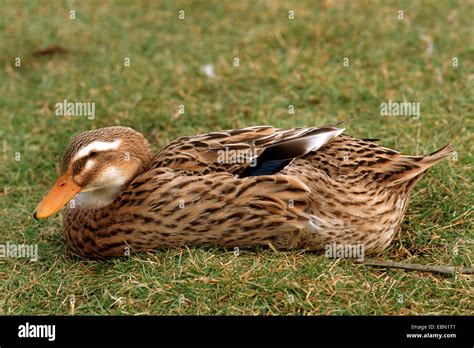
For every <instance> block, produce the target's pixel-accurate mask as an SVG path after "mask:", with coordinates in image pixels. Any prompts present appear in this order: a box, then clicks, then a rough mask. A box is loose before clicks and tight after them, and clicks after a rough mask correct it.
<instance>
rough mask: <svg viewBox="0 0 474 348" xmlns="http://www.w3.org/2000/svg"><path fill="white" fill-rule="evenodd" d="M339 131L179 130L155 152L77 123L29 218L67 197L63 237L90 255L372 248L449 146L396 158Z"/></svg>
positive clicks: (138, 139) (117, 131) (126, 132)
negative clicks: (187, 249)
mask: <svg viewBox="0 0 474 348" xmlns="http://www.w3.org/2000/svg"><path fill="white" fill-rule="evenodd" d="M343 131H344V129H339V128H336V127H332V126H324V127H321V128H294V129H290V130H284V129H279V128H274V127H270V126H260V127H250V128H243V129H236V130H228V131H221V132H213V133H209V134H202V135H197V136H194V137H182V138H179V139H177V140H175V141H173V142H172V143H171V144H169V145H168V146H166V147H165V148H164V149H163V150H161V151H160V152H159V153H158V154H156V155H154V156H153V155H152V153H151V152H150V148H149V144H148V142H147V141H146V139H145V138H144V137H143V136H142V135H141V134H140V133H138V132H136V131H135V130H133V129H131V128H126V127H108V128H101V129H96V130H91V131H87V132H84V133H81V134H79V135H78V136H76V137H75V138H74V139H73V140H72V142H71V143H70V144H69V146H68V147H67V148H66V151H65V152H64V157H63V161H62V169H61V173H62V174H61V176H60V177H59V179H58V180H57V182H56V184H55V186H54V187H53V189H52V190H51V191H50V192H49V193H48V195H47V196H46V197H45V198H44V199H43V200H42V201H41V203H40V204H39V205H38V207H37V209H36V211H35V213H34V216H35V217H36V218H38V219H42V218H46V217H48V216H50V215H52V214H54V213H56V212H57V211H59V210H60V209H61V208H63V207H64V206H65V205H66V204H67V203H68V202H70V204H68V206H67V208H66V209H65V214H64V219H63V231H64V234H65V237H66V240H67V242H68V243H69V244H70V245H71V247H72V248H73V249H74V250H75V251H76V252H77V253H79V254H81V255H84V256H88V257H94V258H104V257H111V256H121V255H124V253H127V252H129V251H144V250H150V249H154V248H157V247H167V246H180V245H197V244H200V245H220V246H226V247H250V246H254V245H268V244H269V243H271V244H272V245H273V246H274V247H276V248H279V249H284V250H285V249H294V248H305V249H310V250H319V249H324V248H325V246H326V245H329V244H333V243H336V244H344V245H347V244H351V245H354V244H356V245H361V246H363V247H364V250H365V253H370V252H378V251H381V250H383V249H385V248H386V247H387V246H388V245H389V243H390V241H391V240H392V238H393V236H394V235H395V233H396V232H397V230H398V229H399V227H400V224H401V222H402V219H403V216H404V214H405V210H406V208H407V204H408V200H409V195H410V191H411V190H412V188H413V186H414V185H415V184H416V183H417V182H418V181H419V180H420V178H421V177H422V176H423V175H424V174H425V173H426V171H427V170H428V168H430V167H431V166H432V165H434V164H435V163H437V162H439V161H440V160H442V159H443V158H445V157H446V156H448V155H450V154H451V153H452V151H453V149H452V146H451V145H447V146H445V147H443V148H442V149H440V150H438V151H436V152H434V153H432V154H430V155H427V156H406V155H402V154H400V153H399V152H397V151H394V150H391V149H388V148H386V147H382V146H379V145H377V144H375V143H374V142H372V141H370V140H363V139H357V138H353V137H351V136H349V135H343V134H342V132H343Z"/></svg>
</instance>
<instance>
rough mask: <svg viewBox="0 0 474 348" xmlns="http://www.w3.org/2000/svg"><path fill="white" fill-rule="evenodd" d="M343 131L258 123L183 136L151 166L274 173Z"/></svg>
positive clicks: (166, 148)
mask: <svg viewBox="0 0 474 348" xmlns="http://www.w3.org/2000/svg"><path fill="white" fill-rule="evenodd" d="M343 130H344V129H340V128H336V127H332V126H323V127H319V128H318V127H310V128H293V129H280V128H275V127H271V126H257V127H248V128H242V129H234V130H225V131H220V132H212V133H207V134H201V135H197V136H194V137H182V138H179V139H176V140H175V141H173V142H172V143H171V144H169V145H168V146H167V147H165V148H164V149H163V150H162V151H160V152H159V153H158V154H157V155H156V156H155V158H154V159H153V161H152V166H151V168H150V169H156V168H163V167H168V168H171V169H173V170H176V171H183V172H190V173H196V172H199V173H201V174H207V173H214V172H228V173H233V174H238V175H239V176H242V177H246V176H258V175H268V174H274V173H277V172H278V171H280V170H281V169H283V168H284V167H286V166H288V165H289V164H290V163H291V162H292V161H293V160H294V159H295V158H298V157H301V156H304V155H305V154H307V153H309V152H311V151H314V150H317V149H319V148H320V147H322V146H323V145H325V144H326V143H328V142H329V141H331V140H332V139H334V138H335V137H337V136H338V135H339V134H341V133H342V132H343Z"/></svg>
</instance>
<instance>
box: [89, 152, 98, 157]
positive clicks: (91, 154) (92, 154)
mask: <svg viewBox="0 0 474 348" xmlns="http://www.w3.org/2000/svg"><path fill="white" fill-rule="evenodd" d="M95 156H97V152H95V151H92V152H91V153H90V154H89V157H95Z"/></svg>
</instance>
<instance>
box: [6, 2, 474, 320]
mask: <svg viewBox="0 0 474 348" xmlns="http://www.w3.org/2000/svg"><path fill="white" fill-rule="evenodd" d="M68 4H69V2H53V3H49V2H46V1H38V2H30V1H7V0H4V1H3V2H2V7H3V8H2V13H1V14H0V31H1V33H2V35H1V36H0V73H1V79H0V117H1V124H2V126H1V128H0V134H1V139H2V147H3V154H2V161H0V172H1V173H2V175H1V176H0V180H1V183H2V187H3V192H1V201H0V207H1V209H0V224H1V225H0V226H1V238H0V243H6V242H10V243H18V244H21V243H27V244H38V246H39V253H40V259H39V261H37V262H31V261H28V260H24V259H3V260H0V278H1V281H0V293H2V294H3V296H2V298H1V299H0V302H1V303H0V313H1V314H25V315H26V314H66V315H69V314H76V315H86V314H173V315H174V314H274V315H281V314H330V315H372V314H399V315H400V314H456V315H467V314H471V313H472V311H473V309H474V308H473V305H472V304H473V301H472V288H471V286H472V278H470V277H469V276H466V275H459V274H456V275H453V276H441V275H435V274H427V273H418V272H407V271H403V270H394V269H376V268H371V267H368V266H363V265H355V264H353V263H352V262H351V261H350V260H328V259H326V258H325V257H324V256H319V255H315V254H311V253H304V252H301V251H295V252H274V251H272V250H271V249H265V248H261V249H257V250H242V251H241V252H240V254H239V255H235V254H234V252H233V250H223V249H218V248H211V249H209V248H188V249H171V250H157V251H156V252H151V253H147V254H140V255H132V256H131V257H130V258H129V259H116V260H109V261H102V262H96V261H90V260H86V259H82V258H79V257H76V256H74V255H73V254H72V253H71V251H70V250H69V249H68V248H67V246H66V245H65V243H64V241H63V239H62V237H61V233H60V221H61V217H60V216H56V217H54V218H52V219H50V220H47V221H44V222H40V223H39V222H36V221H35V220H33V218H32V215H31V213H32V211H33V209H34V208H35V206H36V204H37V203H38V202H39V200H40V199H41V197H42V196H43V195H44V194H45V193H46V192H47V191H48V189H49V188H50V187H51V185H52V183H53V182H54V180H55V178H56V175H57V165H58V162H59V160H60V158H61V155H62V151H63V149H64V147H65V146H66V144H67V143H68V141H69V140H70V138H71V136H72V135H73V134H75V133H77V132H80V131H83V130H86V129H92V128H98V127H104V126H110V125H128V126H132V127H134V128H135V129H137V130H139V131H141V132H143V134H145V136H146V137H147V138H148V139H149V140H150V142H151V143H152V144H153V145H154V148H155V150H158V149H159V148H160V147H162V146H164V145H165V144H167V143H168V142H169V141H171V140H172V139H173V138H175V137H178V136H181V135H190V134H198V133H202V132H208V131H212V130H219V129H226V128H237V127H244V126H250V125H256V124H272V125H275V126H279V127H294V126H315V125H323V124H328V123H334V122H336V121H338V120H345V119H348V118H351V117H357V121H355V122H351V123H349V124H348V125H347V127H346V132H347V133H349V134H352V135H355V136H358V137H361V138H363V137H375V138H381V139H382V140H381V141H380V143H382V144H384V145H386V146H389V147H393V148H395V149H397V150H400V151H402V152H404V153H409V154H422V153H429V152H431V151H434V150H435V149H437V148H439V147H441V146H442V145H444V144H446V143H448V142H453V143H454V144H455V147H456V150H457V156H458V157H457V160H448V161H445V162H443V163H442V164H439V165H437V166H435V167H434V168H433V169H432V170H431V171H430V173H429V175H427V176H426V177H425V178H424V179H423V181H422V182H420V183H419V184H418V186H417V187H416V189H415V192H414V193H413V196H412V201H411V205H410V207H409V210H408V214H407V216H406V219H405V222H404V224H403V228H402V231H401V233H399V234H398V235H397V236H396V238H395V240H394V241H393V242H392V244H391V246H390V247H389V248H388V249H387V250H386V251H385V252H384V253H383V254H382V255H380V257H381V258H384V259H391V260H395V261H403V262H413V263H420V264H432V265H464V266H471V264H472V255H473V253H472V251H473V250H472V237H473V233H472V222H473V217H472V205H473V201H474V200H473V192H474V189H473V185H472V181H473V180H472V179H473V177H472V173H473V170H472V163H473V144H474V142H473V132H472V130H473V128H474V127H473V123H474V122H473V118H472V115H473V97H472V96H473V81H474V72H473V56H474V54H473V53H474V46H473V38H474V36H473V35H472V22H471V20H472V17H473V15H474V8H473V4H472V2H469V1H452V2H451V1H429V2H419V1H415V2H412V1H397V2H390V3H386V2H372V1H362V2H349V1H347V2H339V1H334V2H332V1H322V2H318V3H314V2H311V1H303V2H301V1H298V2H287V1H285V2H273V1H272V2H270V1H268V2H267V1H258V2H250V1H244V2H226V3H220V2H190V1H181V2H174V1H173V2H171V1H169V2H168V1H166V2H161V3H160V4H157V3H155V2H153V1H140V2H136V3H133V4H132V3H130V2H125V1H124V2H107V3H104V2H92V1H86V2H80V3H74V5H73V7H71V6H70V5H68ZM71 9H73V10H75V11H76V13H75V14H76V18H75V19H74V20H71V19H69V11H70V10H71ZM180 10H184V11H185V19H184V20H180V19H179V18H178V14H179V11H180ZM290 10H292V11H294V14H295V18H294V19H293V20H290V19H289V18H288V11H290ZM399 10H403V17H404V18H403V19H401V20H399V19H398V18H397V17H398V15H399V14H398V11H399ZM423 35H426V37H429V38H431V39H432V41H433V50H432V52H431V54H430V52H428V51H427V41H426V40H428V41H429V39H426V37H425V39H422V38H421V37H422V36H423ZM53 45H58V46H61V47H63V48H64V49H66V50H67V53H66V54H60V53H58V54H55V55H43V56H38V55H35V54H33V52H35V51H36V50H38V49H42V48H45V47H49V46H53ZM16 57H20V58H21V66H20V67H16V66H15V64H14V63H15V58H16ZM125 57H129V58H130V59H131V66H130V67H125V66H124V59H125ZM344 57H347V58H349V66H348V67H345V66H343V59H344ZM235 58H238V59H239V66H237V67H236V66H234V59H235ZM453 58H457V59H458V62H459V65H458V66H457V67H453V64H452V63H453ZM208 63H209V64H213V65H214V68H215V71H216V74H217V75H218V78H217V79H209V78H208V77H206V76H204V75H203V74H202V73H200V71H199V70H200V66H202V65H204V64H208ZM64 99H67V100H69V101H73V102H75V101H80V102H95V104H96V117H95V118H94V119H92V120H89V119H87V117H58V116H56V115H55V114H54V105H55V103H57V102H61V101H63V100H64ZM389 99H391V100H393V101H409V102H419V103H420V105H421V117H420V118H419V119H418V120H417V119H414V118H410V117H383V116H380V108H379V106H380V103H382V102H387V101H388V100H389ZM180 105H184V107H185V113H184V114H183V115H181V116H180V117H178V118H175V117H173V115H176V112H177V111H178V110H179V107H180ZM289 105H293V107H294V110H295V113H294V114H289V113H288V107H289ZM18 156H20V158H18ZM71 299H73V300H72V301H71Z"/></svg>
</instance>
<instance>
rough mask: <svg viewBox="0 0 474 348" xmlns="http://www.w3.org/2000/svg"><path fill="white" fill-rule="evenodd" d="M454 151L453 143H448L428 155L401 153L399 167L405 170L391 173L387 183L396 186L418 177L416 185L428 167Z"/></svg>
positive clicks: (413, 182)
mask: <svg viewBox="0 0 474 348" xmlns="http://www.w3.org/2000/svg"><path fill="white" fill-rule="evenodd" d="M453 152H454V147H453V145H452V144H447V145H445V146H443V147H442V148H440V149H439V150H436V151H435V152H432V153H430V154H429V155H426V156H403V155H401V158H400V160H399V161H398V165H397V167H399V168H400V167H402V168H403V170H398V171H397V172H396V173H394V174H393V175H391V176H390V178H389V179H388V183H387V185H388V186H395V185H399V184H401V183H404V182H407V181H409V180H412V179H414V178H416V180H414V181H412V185H414V184H415V183H416V182H417V181H418V180H419V179H421V178H422V176H423V174H425V173H426V171H427V170H428V169H430V168H431V167H432V166H433V165H435V164H436V163H438V162H440V161H442V160H443V159H445V158H446V157H449V156H451V155H452V154H453Z"/></svg>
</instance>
